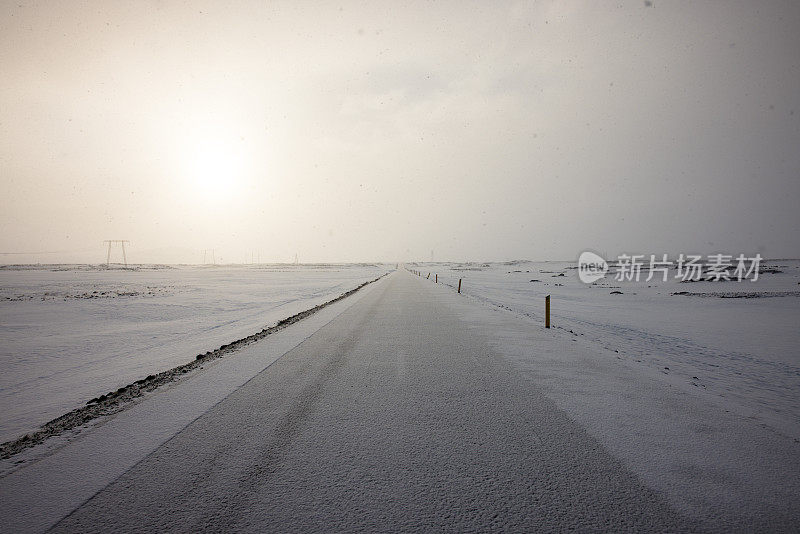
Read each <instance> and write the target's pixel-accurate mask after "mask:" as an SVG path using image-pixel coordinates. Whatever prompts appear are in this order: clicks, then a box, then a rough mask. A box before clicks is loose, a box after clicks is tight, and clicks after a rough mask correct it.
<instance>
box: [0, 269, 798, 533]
mask: <svg viewBox="0 0 800 534" xmlns="http://www.w3.org/2000/svg"><path fill="white" fill-rule="evenodd" d="M326 313H327V314H329V317H328V318H326V317H325V316H324V314H326ZM321 314H322V315H320V316H319V317H317V316H316V315H315V316H314V318H312V319H311V320H310V322H309V323H307V324H306V325H305V326H302V323H300V324H298V326H297V327H291V328H289V329H287V331H286V333H285V334H282V335H284V336H290V335H291V334H290V331H292V330H293V329H294V330H295V332H300V331H302V329H303V328H305V329H306V331H308V330H309V329H311V327H310V326H309V325H310V324H314V325H315V326H314V327H313V332H310V331H309V332H308V334H309V335H308V336H306V337H304V340H302V342H300V341H298V343H299V344H297V345H296V346H294V348H291V349H289V348H288V345H287V348H285V349H283V352H281V350H279V349H278V348H276V347H275V346H274V344H275V343H277V342H278V341H279V340H280V338H279V337H278V336H276V339H275V340H269V339H268V340H265V342H263V343H259V344H256V345H253V346H251V347H248V348H247V349H245V350H243V351H242V353H241V354H239V355H237V357H232V358H231V359H230V361H234V360H236V359H237V358H239V359H240V361H241V362H245V361H255V360H256V359H258V360H259V361H260V362H261V364H260V365H262V366H263V370H260V371H258V372H256V371H253V374H254V376H253V378H252V379H250V380H249V381H246V383H243V385H241V387H238V386H235V387H232V386H231V385H230V384H228V385H227V386H226V387H231V389H232V393H231V394H230V395H227V396H225V397H224V398H223V399H220V400H219V402H216V403H214V402H215V401H213V399H211V400H209V399H206V402H207V405H208V409H207V410H205V409H203V410H204V411H203V413H202V414H199V416H194V417H191V418H190V419H189V420H188V421H187V423H188V424H186V425H185V426H180V424H178V423H176V424H175V427H176V428H175V432H174V435H173V436H172V437H171V438H169V439H168V438H167V437H166V434H167V433H168V432H166V431H163V432H162V434H164V435H163V436H162V437H161V438H159V440H154V441H153V443H152V446H151V447H150V448H151V449H152V450H149V449H148V447H147V446H146V445H142V444H141V443H139V442H138V441H137V443H134V444H132V447H138V449H137V450H138V452H137V454H138V455H139V456H141V458H139V459H136V458H135V456H136V455H130V454H128V455H127V456H126V458H125V461H124V462H121V463H119V462H118V465H119V467H118V468H117V469H118V472H115V471H114V467H109V464H110V463H113V462H114V455H122V456H125V451H114V450H99V452H98V453H99V455H100V459H98V458H95V459H94V460H93V461H91V462H90V461H86V464H85V465H86V468H85V470H84V471H83V476H84V477H85V480H83V481H80V482H76V481H75V480H71V479H70V478H69V477H61V478H60V479H59V480H61V481H60V482H59V483H58V484H61V486H62V487H61V488H59V487H58V484H56V485H55V486H54V484H53V482H52V480H48V469H51V470H52V471H53V474H55V473H56V472H57V471H58V469H59V465H62V464H63V462H65V461H66V460H70V461H71V462H72V463H71V464H70V465H71V469H75V470H80V467H79V464H80V458H77V459H76V455H75V454H73V455H72V456H70V449H73V450H75V449H77V448H80V447H81V446H82V445H81V444H82V443H83V444H84V445H83V446H84V447H85V448H87V449H88V447H87V446H86V445H85V443H87V442H89V441H91V440H92V439H93V436H97V435H100V434H102V433H103V432H105V433H106V434H107V437H109V438H110V437H113V436H117V437H118V436H119V435H120V433H121V432H123V431H124V430H125V425H128V430H127V431H129V432H130V427H131V425H136V424H139V425H142V424H143V423H142V421H141V417H140V418H139V420H134V419H133V418H132V417H131V415H130V414H131V413H133V412H134V410H137V409H138V410H140V412H142V413H145V412H144V410H145V409H146V408H147V405H148V403H149V404H150V405H151V406H152V405H155V404H157V403H158V402H163V400H162V401H159V398H160V397H159V395H154V396H153V398H151V399H147V400H145V401H143V402H142V403H141V404H140V405H138V406H136V407H134V408H133V409H131V410H129V411H128V412H125V413H123V414H121V416H120V417H119V418H117V419H116V420H112V421H110V422H109V424H108V425H104V426H101V427H99V428H97V429H94V430H92V431H91V432H89V433H87V435H86V436H82V437H81V438H80V439H78V440H76V441H75V442H73V443H70V444H68V445H67V446H66V447H65V448H64V449H62V450H61V451H59V452H58V453H56V455H58V454H61V455H62V456H63V458H62V460H58V459H55V460H54V459H53V458H54V456H55V455H54V456H51V457H49V458H47V459H45V460H44V461H42V462H39V463H34V464H32V465H30V466H28V467H26V468H23V469H20V470H19V471H17V472H15V473H12V474H11V475H9V476H7V477H5V478H4V479H0V495H2V497H3V499H2V500H3V503H4V504H2V505H0V511H2V512H3V514H2V515H3V517H4V519H6V520H7V521H6V522H5V524H4V525H3V526H2V527H0V528H2V529H3V530H5V529H8V528H13V529H15V530H16V529H17V528H19V527H25V528H30V529H33V530H36V529H37V528H38V529H41V528H42V527H44V528H47V527H49V526H51V525H52V524H53V522H55V521H58V520H59V519H60V521H58V523H57V524H56V525H55V528H54V530H55V531H56V532H76V531H81V532H107V531H120V530H121V531H131V530H136V531H164V530H173V531H187V532H189V531H191V532H195V531H201V530H210V531H253V532H255V531H260V532H265V531H304V532H307V531H356V530H359V531H422V530H425V531H430V530H436V531H441V530H445V531H457V532H468V531H488V530H511V531H528V532H532V531H542V530H558V531H564V530H570V529H576V530H584V531H585V530H603V531H625V530H627V531H655V530H657V531H671V532H676V531H686V530H692V531H697V530H717V531H730V530H753V529H755V530H771V531H781V530H785V531H791V530H793V529H794V528H795V527H797V525H798V518H800V513H799V511H798V508H799V507H798V504H797V495H798V493H797V490H798V482H797V474H798V464H799V463H800V462H798V455H797V443H796V442H795V443H793V442H792V440H791V439H790V438H787V437H785V436H780V435H775V434H772V433H770V432H769V431H765V430H763V429H762V428H761V427H759V426H757V425H754V424H750V423H748V422H747V421H737V420H736V418H735V414H734V415H730V414H728V415H726V414H725V413H724V411H723V410H716V409H715V408H714V407H713V406H709V405H708V404H707V403H704V401H703V399H702V398H699V397H698V398H686V395H685V394H683V393H677V392H673V391H672V390H670V388H669V384H668V383H649V382H648V383H640V384H638V385H637V387H636V388H633V389H631V388H629V389H624V390H622V391H620V395H621V396H622V397H624V399H623V402H627V403H628V404H631V405H632V406H629V407H628V408H625V409H623V408H620V409H619V416H618V417H616V418H615V417H613V416H612V417H610V418H609V420H606V421H605V422H606V424H605V426H604V427H597V426H595V425H592V424H590V423H589V422H588V421H586V415H587V414H588V413H590V411H591V410H589V409H587V408H586V407H585V406H581V405H582V404H587V403H589V404H591V403H592V402H594V401H596V400H597V399H598V398H599V397H598V395H599V394H598V393H597V392H596V391H594V390H592V389H591V388H590V387H588V386H587V385H586V381H587V380H590V379H594V380H598V379H600V380H603V379H604V380H605V384H606V385H609V384H611V385H613V384H614V382H613V381H614V380H619V381H620V382H621V383H623V384H624V383H628V382H630V381H636V380H637V379H642V380H645V379H647V380H650V379H649V378H646V375H635V374H633V373H636V372H637V371H636V369H629V368H626V367H613V362H612V364H611V365H612V366H608V365H607V364H606V363H604V362H599V363H597V364H596V365H595V366H587V370H586V371H584V370H582V369H581V367H580V366H571V363H570V362H572V361H574V360H575V359H576V358H579V357H585V356H586V355H587V354H589V355H591V356H594V355H592V354H590V353H591V348H590V345H588V344H585V343H582V342H575V341H573V339H572V336H569V335H568V334H566V333H564V332H557V331H545V330H544V329H543V328H541V327H540V326H539V325H533V324H531V323H530V322H527V323H526V322H525V321H523V320H521V319H519V318H518V317H514V316H512V315H511V314H507V313H505V314H503V312H502V311H498V310H496V309H490V308H488V307H486V308H482V307H481V306H480V305H479V304H476V303H474V302H470V301H469V300H468V299H466V298H465V296H464V295H457V294H455V293H454V292H453V291H452V290H451V289H450V288H448V287H444V286H442V285H436V284H433V283H432V281H429V280H424V279H421V278H419V277H415V276H413V275H411V274H409V273H408V272H405V271H398V272H396V273H393V274H391V275H390V276H388V277H386V278H384V279H383V280H381V281H379V282H377V283H376V284H373V285H372V286H368V288H367V289H366V290H365V291H362V292H359V294H357V295H356V296H354V297H351V298H350V299H345V300H344V301H342V302H341V303H340V305H339V306H338V307H334V308H333V309H330V310H326V311H323V312H321ZM501 315H502V316H501ZM313 321H317V323H313ZM297 335H299V334H297ZM287 343H288V344H289V345H291V344H292V343H290V342H288V341H287ZM286 350H288V352H286ZM284 352H285V354H284ZM555 353H559V356H555V355H554V354H555ZM280 354H283V355H282V356H280ZM554 360H557V361H555V362H554ZM230 361H229V362H226V361H225V360H221V362H220V363H219V364H217V365H216V366H210V368H209V369H207V370H206V371H205V372H206V373H207V374H211V373H214V372H217V373H218V374H219V373H220V372H221V371H220V369H224V366H225V365H229V366H230V365H231V363H230ZM241 365H243V364H241ZM257 367H258V366H256V367H254V369H256V370H257ZM565 369H567V370H571V372H572V376H568V377H566V378H565V375H566V374H567V373H566V372H565ZM587 373H588V375H587ZM609 373H611V374H613V376H612V377H609V376H607V375H608V374H609ZM240 376H245V375H244V374H242V373H240ZM648 376H649V375H648ZM642 377H645V378H642ZM202 379H203V373H200V374H199V376H198V377H196V378H194V379H192V380H189V381H187V383H186V384H180V385H178V386H177V387H176V388H174V389H172V390H168V391H166V392H163V393H161V394H160V395H161V397H164V396H167V395H172V396H176V395H177V396H178V397H180V396H181V391H180V390H181V388H183V389H184V390H186V391H189V390H190V389H191V387H192V386H193V384H194V387H195V388H197V383H198V381H202ZM558 379H560V380H562V381H563V382H564V386H565V388H564V389H565V390H567V391H571V394H570V395H569V396H568V398H566V399H565V397H564V395H563V391H562V392H560V393H559V392H556V391H555V388H553V387H552V384H553V381H554V380H558ZM570 388H571V389H570ZM602 394H603V395H606V396H608V395H612V394H613V392H611V391H608V390H604V391H603V392H602ZM187 395H188V394H186V395H184V397H187V398H189V397H188V396H187ZM570 401H572V404H571V402H570ZM176 404H179V403H176ZM200 404H202V403H200ZM611 405H612V406H613V403H612V404H611ZM699 406H702V408H698V407H699ZM695 408H697V409H695ZM151 409H152V408H151ZM195 409H196V410H200V408H197V407H195ZM602 409H603V408H602V407H600V408H598V410H600V411H602ZM637 410H645V412H649V413H650V414H651V416H652V418H653V419H654V420H659V421H666V422H668V424H666V425H661V426H662V427H663V428H661V429H660V430H661V431H662V432H664V433H666V434H665V435H664V436H660V439H664V440H672V443H671V445H669V444H666V443H660V441H659V439H654V437H653V432H654V431H653V430H652V429H651V428H649V427H648V425H644V426H645V427H646V428H645V430H646V432H645V433H644V434H641V433H640V432H639V431H638V429H637V426H638V425H639V423H642V420H641V417H640V419H636V413H638V412H636V411H637ZM153 411H154V412H156V413H159V414H160V413H162V411H159V410H153ZM179 411H180V410H178V411H176V412H175V413H173V414H171V415H167V416H166V417H177V415H176V414H177V413H178V412H179ZM718 412H719V413H718ZM639 416H641V414H639ZM126 417H127V419H128V421H127V422H126V421H125V420H126ZM195 417H196V418H195ZM623 417H633V419H627V420H625V421H621V420H619V419H620V418H623ZM698 420H699V421H700V422H701V423H703V422H704V423H705V428H702V429H698V428H697V425H698V424H699V423H698ZM114 424H116V425H117V427H118V428H116V429H114V428H113V426H114ZM145 427H146V425H145ZM754 432H756V433H759V434H758V436H755V437H753V435H752V434H753V433H754ZM609 433H610V434H611V436H610V434H609ZM737 433H738V434H737ZM762 434H763V435H762ZM642 436H646V437H642ZM741 436H750V438H751V439H739V440H738V441H737V440H736V438H738V437H741ZM143 440H144V441H147V440H148V437H147V436H145V437H144V439H143ZM620 440H621V441H622V442H623V443H620ZM731 440H733V441H731ZM103 443H104V442H103V440H97V439H95V442H94V444H93V447H94V449H95V450H96V449H98V448H99V449H102V448H103ZM720 443H725V444H726V445H723V447H725V450H718V447H719V446H720V445H719V444H720ZM626 447H628V448H626ZM671 447H672V448H671ZM123 448H124V447H123ZM642 448H645V449H647V450H644V451H642V450H641V449H642ZM676 449H680V450H683V452H684V453H685V454H684V455H683V456H681V453H680V452H676ZM640 453H641V454H644V455H645V456H646V457H648V458H650V460H651V462H650V464H648V465H649V468H645V467H642V464H641V462H639V459H640V456H637V454H640ZM748 455H749V458H750V461H749V462H748V463H747V464H745V465H738V466H737V467H736V468H735V469H733V472H729V469H728V465H727V464H726V459H733V460H737V459H738V458H740V457H745V458H747V457H748ZM681 458H685V460H683V463H682V464H681V462H682V460H681ZM48 462H49V464H50V467H48V466H47V464H48ZM126 462H127V463H126ZM675 462H677V463H679V464H681V465H679V466H675V465H674V463H675ZM128 464H129V465H128ZM128 467H130V468H128ZM678 467H679V468H680V469H677V468H678ZM695 469H696V470H697V471H694V472H693V470H695ZM93 470H94V471H93ZM26 472H29V474H27V473H26ZM95 472H97V473H100V475H97V476H96V475H95ZM756 472H761V473H762V475H763V476H761V477H760V478H759V476H757V475H756ZM93 477H94V478H93ZM56 478H57V477H56ZM709 478H711V479H713V480H709ZM37 484H39V485H41V486H42V487H41V491H37V488H36V485H37ZM47 491H50V492H60V493H59V494H60V495H63V494H64V493H67V496H66V497H62V499H61V500H62V501H64V502H63V503H62V504H61V505H60V508H59V507H58V506H56V507H53V505H52V503H43V502H37V500H38V501H44V500H46V499H47V496H46V495H47ZM70 492H73V493H80V492H84V493H85V494H86V495H85V496H82V495H73V494H71V493H70ZM20 495H22V497H20ZM26 495H27V497H25V496H26ZM70 498H72V500H71V501H70ZM25 499H28V500H29V501H30V502H27V503H26V502H25ZM87 499H88V500H87ZM37 506H45V508H46V507H47V506H50V508H48V511H47V513H48V514H50V517H51V518H52V520H51V521H49V522H48V521H44V522H42V521H38V522H37V520H36V518H35V517H34V518H32V516H33V515H35V510H36V508H37ZM14 514H18V517H15V515H14ZM67 514H68V515H67ZM22 516H25V517H24V518H23V519H24V520H25V521H22V520H19V521H18V519H19V518H22Z"/></svg>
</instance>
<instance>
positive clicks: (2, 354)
mask: <svg viewBox="0 0 800 534" xmlns="http://www.w3.org/2000/svg"><path fill="white" fill-rule="evenodd" d="M391 267H392V268H394V265H392V266H391ZM387 270H389V268H388V267H387V266H382V265H371V264H365V265H298V266H294V265H246V266H238V267H237V266H225V267H223V266H208V265H207V266H196V267H176V268H172V267H164V266H141V267H136V268H133V269H129V270H123V269H110V270H107V269H105V268H98V267H96V266H41V267H37V266H6V267H2V268H0V340H2V343H0V414H1V415H0V442H2V441H7V440H10V439H14V438H16V437H18V436H19V435H21V434H24V433H26V432H29V431H31V430H34V429H36V428H37V427H38V426H39V425H40V424H43V423H45V422H47V421H49V420H51V419H53V418H55V417H58V416H60V415H62V414H64V413H66V412H68V411H69V410H72V409H74V408H77V407H79V406H81V405H83V404H84V403H85V402H86V401H87V400H89V399H91V398H93V397H96V396H98V395H101V394H104V393H107V392H108V391H112V390H116V389H117V388H119V387H121V386H124V385H127V384H129V383H131V382H133V381H135V380H138V379H140V378H143V377H145V376H147V375H149V374H153V373H156V372H159V371H163V370H166V369H169V368H172V367H175V366H176V365H180V364H182V363H186V362H188V361H191V360H193V359H194V358H195V356H196V355H197V354H199V353H203V352H206V351H208V350H213V349H215V348H218V347H219V346H220V345H222V344H226V343H230V342H232V341H235V340H237V339H240V338H243V337H245V336H247V335H250V334H253V333H255V332H257V331H259V330H261V329H262V328H264V327H265V326H268V325H272V324H274V323H276V322H277V321H279V320H280V319H283V318H285V317H288V316H291V315H294V314H295V313H298V312H300V311H303V310H306V309H308V308H311V307H313V306H315V305H317V304H321V303H323V302H326V301H328V300H330V299H332V298H335V297H337V296H339V295H340V294H342V293H344V292H346V291H348V290H350V289H353V288H354V287H356V286H358V285H359V284H361V283H363V282H366V281H368V280H372V279H374V278H376V277H378V276H380V275H381V274H383V273H384V272H386V271H387Z"/></svg>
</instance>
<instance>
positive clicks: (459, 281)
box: [458, 278, 461, 293]
mask: <svg viewBox="0 0 800 534" xmlns="http://www.w3.org/2000/svg"><path fill="white" fill-rule="evenodd" d="M458 292H459V293H461V278H459V279H458Z"/></svg>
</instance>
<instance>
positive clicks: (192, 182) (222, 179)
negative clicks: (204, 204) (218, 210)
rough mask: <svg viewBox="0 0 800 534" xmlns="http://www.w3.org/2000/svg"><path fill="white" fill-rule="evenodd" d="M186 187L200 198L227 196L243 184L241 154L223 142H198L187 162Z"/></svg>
mask: <svg viewBox="0 0 800 534" xmlns="http://www.w3.org/2000/svg"><path fill="white" fill-rule="evenodd" d="M188 163H189V164H188V171H189V172H188V182H189V183H188V186H189V187H190V188H191V189H192V191H193V193H194V194H195V195H197V196H199V197H203V198H206V199H212V200H220V199H225V198H228V197H230V196H232V195H234V194H235V193H237V192H238V191H239V190H240V189H241V186H242V174H243V171H244V155H243V154H242V151H241V149H237V147H235V146H232V145H230V144H227V143H223V142H218V141H217V142H203V143H198V144H197V146H195V147H194V150H193V151H192V155H191V157H190V161H189V162H188Z"/></svg>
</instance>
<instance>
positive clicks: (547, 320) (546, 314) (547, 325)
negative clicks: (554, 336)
mask: <svg viewBox="0 0 800 534" xmlns="http://www.w3.org/2000/svg"><path fill="white" fill-rule="evenodd" d="M544 327H545V328H550V295H547V296H546V297H545V298H544Z"/></svg>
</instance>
